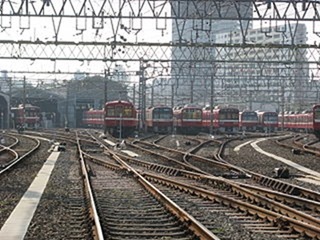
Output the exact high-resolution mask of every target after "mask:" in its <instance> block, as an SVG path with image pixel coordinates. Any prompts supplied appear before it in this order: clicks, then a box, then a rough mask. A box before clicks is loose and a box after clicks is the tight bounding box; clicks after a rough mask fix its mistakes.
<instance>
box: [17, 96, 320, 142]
mask: <svg viewBox="0 0 320 240" xmlns="http://www.w3.org/2000/svg"><path fill="white" fill-rule="evenodd" d="M18 112H19V111H18ZM20 112H21V110H20ZM20 115H21V113H20ZM29 115H31V113H29V114H26V118H25V122H26V123H27V122H29V121H30V118H29V119H28V120H27V116H29ZM18 119H19V118H18ZM20 119H21V118H20ZM211 119H212V127H213V130H214V132H216V133H218V132H219V133H236V132H238V131H239V129H240V130H242V131H260V132H274V131H277V130H278V129H282V126H283V128H284V129H285V130H292V131H294V130H299V131H308V132H314V134H315V135H316V136H317V137H318V138H320V105H315V106H313V108H312V110H311V111H308V112H304V113H298V114H293V113H290V114H285V115H284V118H282V115H281V114H280V115H279V114H278V113H277V112H270V111H266V112H262V111H258V112H254V111H243V112H239V111H238V109H236V108H230V107H216V108H215V109H213V111H212V115H211V111H210V108H204V109H202V108H201V107H198V106H191V105H186V106H184V107H177V108H174V109H171V108H170V107H166V106H158V107H150V108H148V109H146V126H147V129H148V130H149V131H153V132H158V133H170V132H171V131H172V130H173V128H176V130H177V131H178V132H180V133H199V132H201V131H205V132H208V131H209V129H210V126H211ZM16 122H17V123H18V124H21V120H16ZM83 124H84V126H87V127H103V128H104V129H105V132H106V131H108V132H110V133H111V134H113V135H119V133H120V129H121V133H122V135H123V136H126V135H129V134H131V133H132V132H133V131H134V130H136V129H138V115H137V111H136V109H135V107H134V106H133V104H132V103H130V102H128V101H112V102H107V103H106V104H105V108H104V109H103V110H90V111H86V112H84V114H83ZM33 125H35V123H33ZM33 125H32V124H29V127H32V126H33Z"/></svg>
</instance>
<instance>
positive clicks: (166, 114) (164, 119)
mask: <svg viewBox="0 0 320 240" xmlns="http://www.w3.org/2000/svg"><path fill="white" fill-rule="evenodd" d="M146 125H147V129H148V131H152V132H155V133H171V132H172V129H173V110H172V108H170V107H167V106H156V107H149V108H147V109H146Z"/></svg>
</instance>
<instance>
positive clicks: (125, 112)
mask: <svg viewBox="0 0 320 240" xmlns="http://www.w3.org/2000/svg"><path fill="white" fill-rule="evenodd" d="M123 116H124V117H131V116H132V108H131V107H125V108H124V109H123Z"/></svg>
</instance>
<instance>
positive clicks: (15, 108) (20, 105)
mask: <svg viewBox="0 0 320 240" xmlns="http://www.w3.org/2000/svg"><path fill="white" fill-rule="evenodd" d="M25 108H34V109H40V107H38V106H34V105H32V104H30V103H26V104H25ZM11 109H13V110H18V109H23V104H19V105H18V106H17V107H12V108H11Z"/></svg>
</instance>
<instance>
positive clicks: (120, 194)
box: [79, 144, 219, 239]
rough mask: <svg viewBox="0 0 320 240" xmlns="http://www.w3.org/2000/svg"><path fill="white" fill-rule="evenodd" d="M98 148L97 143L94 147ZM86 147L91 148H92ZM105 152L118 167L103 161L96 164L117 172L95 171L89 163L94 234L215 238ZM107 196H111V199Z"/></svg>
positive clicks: (130, 169)
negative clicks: (96, 232)
mask: <svg viewBox="0 0 320 240" xmlns="http://www.w3.org/2000/svg"><path fill="white" fill-rule="evenodd" d="M99 147H100V144H98V146H97V148H99ZM89 148H90V149H92V146H90V147H89ZM81 149H82V148H81V145H80V144H79V152H80V156H82V157H81V158H82V159H83V160H84V159H85V158H86V156H88V155H87V154H84V153H82V150H81ZM106 151H107V152H108V154H109V155H110V156H111V157H113V158H115V159H116V161H117V162H118V164H111V163H107V162H106V161H100V164H104V165H105V166H106V165H107V166H108V167H109V168H112V169H117V172H118V173H115V172H114V171H112V172H109V170H108V169H107V168H104V169H101V167H100V168H95V166H94V163H89V164H90V167H89V168H90V175H94V176H95V178H94V179H92V180H91V181H92V183H93V184H92V188H93V189H94V192H95V193H94V194H93V193H91V194H90V195H92V196H93V195H94V196H95V202H96V203H97V204H98V206H96V203H94V201H93V200H91V202H92V209H97V211H98V212H99V217H98V216H97V215H98V213H96V215H95V217H94V219H95V220H96V223H95V225H96V226H101V230H98V232H100V233H101V234H102V235H106V234H107V235H108V236H112V239H123V238H129V239H143V238H147V239H155V238H159V237H168V238H174V239H219V238H217V237H216V236H215V235H214V234H212V233H211V232H210V231H208V230H207V229H206V228H205V227H203V226H202V225H201V224H200V223H199V222H198V221H196V220H195V219H194V218H193V217H192V216H191V215H189V214H188V213H187V212H185V211H184V210H183V209H181V208H180V207H179V206H177V205H176V204H175V203H173V202H172V201H171V200H170V199H168V198H167V197H166V196H165V195H163V194H162V193H161V192H160V191H159V190H157V189H156V188H155V187H154V186H153V185H152V184H150V183H149V182H148V181H146V180H145V179H144V178H143V177H142V176H141V175H140V174H139V173H138V172H136V171H135V170H134V169H133V168H131V167H130V166H129V165H128V164H126V163H125V162H123V161H122V160H121V158H119V157H118V156H117V155H115V154H114V153H113V152H112V151H111V150H108V149H107V148H106ZM89 159H93V157H90V158H89ZM95 161H99V159H95ZM128 173H129V174H128ZM131 175H133V176H131ZM88 176H89V175H88ZM127 178H128V179H127ZM87 182H89V181H87ZM87 188H91V187H87ZM110 195H112V196H113V197H112V198H111V197H110ZM106 198H107V199H106ZM106 201H107V202H108V204H106ZM119 202H120V206H119ZM146 203H147V204H146ZM128 209H129V211H128ZM97 211H92V212H97ZM99 219H101V220H100V221H99ZM159 219H160V220H159ZM159 221H160V222H159Z"/></svg>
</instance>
